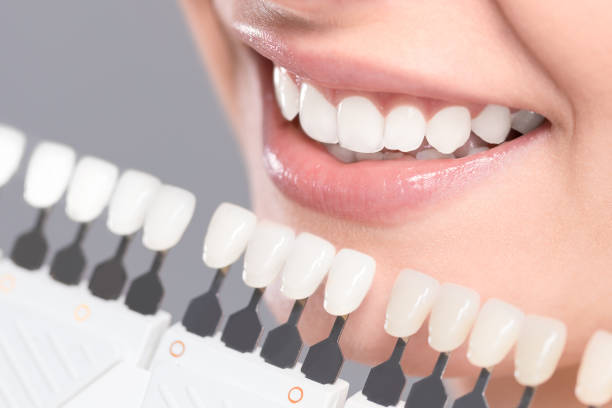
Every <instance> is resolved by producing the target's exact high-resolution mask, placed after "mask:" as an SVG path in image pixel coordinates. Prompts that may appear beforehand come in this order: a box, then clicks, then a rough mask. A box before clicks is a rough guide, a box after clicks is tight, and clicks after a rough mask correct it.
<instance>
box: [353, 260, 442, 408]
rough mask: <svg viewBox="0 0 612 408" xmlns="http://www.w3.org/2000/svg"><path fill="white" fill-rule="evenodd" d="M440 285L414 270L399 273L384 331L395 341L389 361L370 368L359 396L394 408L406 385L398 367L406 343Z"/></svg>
mask: <svg viewBox="0 0 612 408" xmlns="http://www.w3.org/2000/svg"><path fill="white" fill-rule="evenodd" d="M439 286H440V284H439V283H438V281H436V280H435V279H433V278H431V277H429V276H427V275H425V274H422V273H420V272H417V271H413V270H409V269H406V270H403V271H401V272H400V273H399V275H398V277H397V279H396V281H395V284H394V286H393V290H392V292H391V296H390V298H389V304H388V306H387V313H386V319H385V331H386V332H387V333H388V334H389V335H391V336H393V337H396V338H397V341H396V343H395V347H394V349H393V352H392V353H391V356H390V357H389V359H388V360H387V361H385V362H383V363H381V364H379V365H378V366H376V367H374V368H372V369H371V370H370V373H369V374H368V378H367V380H366V383H365V385H364V387H363V390H362V394H363V395H364V396H365V397H366V398H367V399H368V400H369V401H372V402H374V403H376V404H378V405H382V406H385V407H388V406H395V405H397V403H398V402H399V399H400V395H401V393H402V391H403V389H404V386H405V384H406V377H405V376H404V372H403V370H402V367H401V365H400V361H401V358H402V355H403V354H404V350H405V348H406V342H407V341H408V339H409V338H410V337H411V336H412V335H414V334H415V333H416V332H417V331H419V329H420V328H421V326H422V325H423V323H424V321H425V319H426V318H427V316H428V315H429V313H430V311H431V308H432V307H433V302H434V301H435V298H436V296H437V293H438V288H439Z"/></svg>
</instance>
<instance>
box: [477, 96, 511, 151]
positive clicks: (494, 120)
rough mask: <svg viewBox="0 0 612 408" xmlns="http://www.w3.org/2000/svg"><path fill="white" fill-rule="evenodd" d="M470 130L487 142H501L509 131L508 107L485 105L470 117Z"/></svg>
mask: <svg viewBox="0 0 612 408" xmlns="http://www.w3.org/2000/svg"><path fill="white" fill-rule="evenodd" d="M472 132H474V133H476V134H477V135H478V136H479V137H480V138H481V139H482V140H484V141H485V142H487V143H492V144H500V143H502V142H503V141H504V140H506V137H507V136H508V132H510V109H508V108H506V107H505V106H500V105H487V106H485V108H484V109H483V110H482V112H480V113H479V114H478V116H476V117H475V118H474V119H472Z"/></svg>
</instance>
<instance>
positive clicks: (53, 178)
mask: <svg viewBox="0 0 612 408" xmlns="http://www.w3.org/2000/svg"><path fill="white" fill-rule="evenodd" d="M75 160H76V154H75V153H74V150H72V149H71V148H70V147H68V146H65V145H62V144H59V143H52V142H42V143H40V144H39V145H38V146H36V148H35V149H34V153H32V157H31V158H30V163H29V164H28V170H27V173H26V178H25V189H24V193H23V196H24V199H25V200H26V202H27V203H28V204H30V205H31V206H32V207H35V208H49V207H51V206H52V205H54V204H55V203H57V202H58V201H59V199H60V198H62V195H63V194H64V191H66V187H67V186H68V182H69V181H70V176H71V175H72V169H73V168H74V162H75Z"/></svg>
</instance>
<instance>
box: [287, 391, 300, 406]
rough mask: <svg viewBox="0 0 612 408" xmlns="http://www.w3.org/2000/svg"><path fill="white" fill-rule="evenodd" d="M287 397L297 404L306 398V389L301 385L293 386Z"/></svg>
mask: <svg viewBox="0 0 612 408" xmlns="http://www.w3.org/2000/svg"><path fill="white" fill-rule="evenodd" d="M287 398H289V402H290V403H292V404H297V403H298V402H300V401H301V400H302V398H304V390H303V389H302V388H301V387H293V388H292V389H290V390H289V392H288V393H287Z"/></svg>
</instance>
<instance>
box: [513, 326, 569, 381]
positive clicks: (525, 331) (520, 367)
mask: <svg viewBox="0 0 612 408" xmlns="http://www.w3.org/2000/svg"><path fill="white" fill-rule="evenodd" d="M566 337H567V329H566V327H565V324H563V323H562V322H560V321H559V320H555V319H551V318H548V317H543V316H534V315H531V316H527V317H526V318H525V320H524V321H523V327H522V328H521V334H520V335H519V338H518V342H517V343H516V351H515V354H514V365H515V369H514V378H516V381H517V382H518V383H519V384H521V385H523V386H525V387H537V386H539V385H540V384H543V383H545V382H546V381H548V380H549V379H550V377H551V376H552V375H553V373H554V371H555V369H556V367H557V364H558V363H559V359H560V358H561V353H562V352H563V348H564V347H565V339H566Z"/></svg>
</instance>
